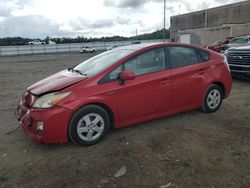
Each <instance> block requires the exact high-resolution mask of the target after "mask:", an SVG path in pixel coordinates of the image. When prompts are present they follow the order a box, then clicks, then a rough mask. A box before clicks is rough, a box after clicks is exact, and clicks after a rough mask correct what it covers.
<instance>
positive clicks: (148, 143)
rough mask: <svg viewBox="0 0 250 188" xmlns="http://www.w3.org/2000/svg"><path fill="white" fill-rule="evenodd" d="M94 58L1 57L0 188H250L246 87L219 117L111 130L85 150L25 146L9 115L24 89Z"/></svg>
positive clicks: (184, 117)
mask: <svg viewBox="0 0 250 188" xmlns="http://www.w3.org/2000/svg"><path fill="white" fill-rule="evenodd" d="M91 55H92V54H78V53H71V54H59V55H56V54H53V55H31V56H18V57H0V77H1V79H0V88H1V90H0V97H1V100H0V106H1V108H0V140H1V142H0V187H32V188H33V187H83V188H89V187H90V188H92V187H97V188H99V187H106V188H112V187H117V188H130V187H162V188H167V187H181V188H182V187H184V188H189V187H190V188H196V187H202V188H203V187H204V188H217V187H218V188H224V187H225V188H230V187H232V188H235V187H237V188H238V187H240V188H241V187H243V188H249V187H250V168H249V167H250V139H249V138H250V81H247V80H236V79H234V80H233V82H234V84H233V90H232V94H231V96H230V97H229V98H228V99H226V100H224V101H223V104H222V106H221V108H220V110H219V111H218V112H216V113H213V114H205V113H202V112H201V111H200V110H194V111H191V112H186V113H181V114H177V115H175V116H170V117H166V118H162V119H159V120H154V121H150V122H147V123H142V124H140V125H137V126H132V127H129V128H123V129H119V130H113V131H111V132H110V133H109V134H108V135H107V137H105V139H104V140H102V142H100V143H98V144H96V145H94V146H91V147H79V146H75V145H73V144H72V143H68V144H64V145H43V144H36V143H34V142H32V141H29V140H28V139H27V137H26V136H25V135H24V133H23V131H22V130H21V129H20V128H19V129H17V130H16V131H14V132H12V133H11V134H7V133H8V132H10V131H13V130H15V129H16V128H17V127H18V126H19V123H18V122H17V120H16V119H15V117H14V116H13V111H14V110H15V108H16V105H17V103H18V102H19V96H20V94H21V93H22V92H23V91H24V89H25V88H27V87H28V86H29V85H30V84H32V83H34V82H35V81H38V80H40V79H42V78H44V77H47V76H49V75H51V74H53V73H56V72H58V71H59V70H62V69H65V68H67V67H70V66H72V65H74V64H77V63H79V62H81V61H83V60H84V59H87V58H89V57H90V56H91Z"/></svg>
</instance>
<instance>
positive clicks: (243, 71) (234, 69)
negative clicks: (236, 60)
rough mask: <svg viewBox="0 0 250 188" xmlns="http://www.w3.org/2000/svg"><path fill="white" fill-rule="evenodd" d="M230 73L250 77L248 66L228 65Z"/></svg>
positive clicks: (249, 66) (249, 67)
mask: <svg viewBox="0 0 250 188" xmlns="http://www.w3.org/2000/svg"><path fill="white" fill-rule="evenodd" d="M229 67H230V71H231V72H232V73H238V74H245V75H248V76H250V65H237V64H229Z"/></svg>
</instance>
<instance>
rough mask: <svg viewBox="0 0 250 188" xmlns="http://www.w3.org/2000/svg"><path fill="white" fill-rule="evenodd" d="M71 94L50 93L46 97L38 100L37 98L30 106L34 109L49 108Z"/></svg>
mask: <svg viewBox="0 0 250 188" xmlns="http://www.w3.org/2000/svg"><path fill="white" fill-rule="evenodd" d="M70 94H71V92H65V93H57V92H54V93H50V94H47V95H43V96H41V97H40V98H38V99H37V100H36V101H35V102H34V103H33V105H32V107H34V108H50V107H52V106H54V105H56V104H58V103H59V102H61V101H62V100H63V99H64V98H66V97H67V96H69V95H70Z"/></svg>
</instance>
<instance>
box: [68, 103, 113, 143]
mask: <svg viewBox="0 0 250 188" xmlns="http://www.w3.org/2000/svg"><path fill="white" fill-rule="evenodd" d="M109 127H110V119H109V116H108V113H107V112H106V111H105V110H104V109H103V108H101V107H100V106H97V105H88V106H85V107H82V108H80V109H79V110H77V111H76V112H75V114H74V115H73V116H72V118H71V120H70V123H69V137H70V140H71V141H72V142H73V143H75V144H79V145H92V144H95V143H97V142H99V141H100V140H101V139H102V138H103V137H104V136H105V134H106V133H107V131H108V130H109Z"/></svg>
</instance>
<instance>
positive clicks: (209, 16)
mask: <svg viewBox="0 0 250 188" xmlns="http://www.w3.org/2000/svg"><path fill="white" fill-rule="evenodd" d="M249 14H250V1H244V2H240V3H234V4H230V5H225V6H221V7H216V8H211V9H207V10H202V11H197V12H192V13H188V14H183V15H179V16H173V17H171V18H170V23H171V39H174V40H176V39H177V33H178V32H179V31H184V30H193V29H201V28H212V27H222V26H223V25H228V24H245V23H250V16H249ZM237 35H239V34H237Z"/></svg>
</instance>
